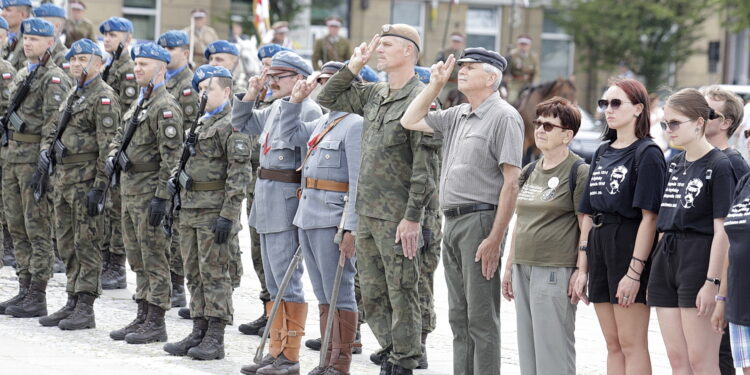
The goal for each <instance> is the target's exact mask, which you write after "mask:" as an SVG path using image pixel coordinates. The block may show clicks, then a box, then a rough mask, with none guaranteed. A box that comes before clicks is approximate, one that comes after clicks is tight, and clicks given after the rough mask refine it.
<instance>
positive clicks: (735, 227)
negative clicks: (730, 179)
mask: <svg viewBox="0 0 750 375" xmlns="http://www.w3.org/2000/svg"><path fill="white" fill-rule="evenodd" d="M724 230H725V231H726V232H727V237H728V238H729V275H728V277H729V279H728V280H727V285H728V287H729V290H728V293H727V310H726V314H727V320H728V321H730V322H732V323H734V324H740V325H744V326H748V325H750V299H749V298H747V290H748V288H750V272H747V269H748V268H749V267H750V176H746V177H744V178H743V179H742V180H740V183H739V184H738V186H737V193H736V195H735V197H734V202H733V204H732V207H731V208H730V209H729V213H728V214H727V218H726V220H725V221H724Z"/></svg>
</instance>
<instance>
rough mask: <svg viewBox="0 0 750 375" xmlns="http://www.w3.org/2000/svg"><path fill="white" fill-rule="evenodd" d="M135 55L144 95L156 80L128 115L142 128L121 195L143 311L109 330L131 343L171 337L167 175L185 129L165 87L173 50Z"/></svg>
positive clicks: (149, 48)
mask: <svg viewBox="0 0 750 375" xmlns="http://www.w3.org/2000/svg"><path fill="white" fill-rule="evenodd" d="M131 56H132V57H133V59H134V60H135V74H136V80H137V81H138V84H139V85H140V86H142V90H141V93H142V94H141V95H143V93H144V92H145V91H146V86H147V85H148V83H149V82H152V83H153V84H154V89H153V93H152V94H151V97H150V98H149V99H148V100H147V101H146V102H145V103H144V105H143V109H142V110H141V111H140V113H134V112H135V109H136V105H133V106H132V107H131V108H130V110H128V112H126V113H125V115H123V122H122V123H123V127H124V126H128V124H129V122H130V119H131V117H133V116H136V119H137V121H138V125H137V126H138V127H137V129H136V130H135V133H134V135H133V138H132V141H131V142H130V145H129V147H128V148H127V149H125V150H123V151H125V154H127V156H128V158H129V160H130V165H129V167H128V168H126V170H124V171H122V172H121V174H120V179H121V181H120V193H121V195H122V229H123V239H124V243H125V251H126V253H127V255H128V262H129V263H130V266H131V268H132V269H133V271H134V272H135V274H136V292H135V298H136V302H137V303H138V313H137V315H136V318H135V320H133V321H132V322H131V323H130V324H128V325H127V326H125V327H124V328H122V329H119V330H116V331H112V332H110V334H109V336H110V337H111V338H112V339H113V340H123V339H124V340H125V341H126V342H128V343H129V344H146V343H150V342H155V341H167V330H166V326H165V324H164V312H165V311H166V310H168V309H169V308H170V307H171V301H170V292H171V289H172V288H171V282H170V279H169V240H168V239H167V237H166V236H164V233H162V231H161V222H162V219H163V218H164V215H165V214H166V206H167V199H169V194H168V192H167V180H168V179H169V177H170V176H171V174H172V170H173V169H174V168H175V166H176V165H177V162H178V160H179V152H180V148H181V145H182V139H183V137H184V133H183V131H182V124H183V122H182V110H181V109H180V106H179V104H177V101H176V100H174V98H173V97H172V95H169V93H168V92H167V88H166V86H165V81H164V75H165V73H166V71H167V64H168V63H169V58H170V57H169V52H167V50H165V49H164V48H162V47H160V46H158V45H156V44H154V43H144V44H141V45H138V46H135V47H134V48H133V50H132V51H131ZM123 127H120V128H118V129H117V134H116V135H115V138H114V141H113V142H112V145H111V149H112V151H111V152H110V154H109V155H110V157H109V158H108V159H107V163H106V168H107V171H108V174H111V172H112V171H113V170H114V163H115V162H118V163H119V164H120V165H121V166H122V165H123V163H122V158H121V160H119V161H115V160H114V156H115V155H116V153H117V149H118V148H119V147H120V145H121V144H122V143H123V135H124V133H125V131H126V129H124V128H123Z"/></svg>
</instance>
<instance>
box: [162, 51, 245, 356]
mask: <svg viewBox="0 0 750 375" xmlns="http://www.w3.org/2000/svg"><path fill="white" fill-rule="evenodd" d="M193 85H194V89H195V90H196V91H198V87H200V90H201V92H207V95H208V97H207V101H206V112H205V115H203V116H202V117H201V119H200V121H199V123H198V124H199V125H198V128H197V129H196V138H197V141H196V145H195V150H196V154H195V155H193V156H191V157H190V159H188V163H187V165H186V166H185V170H184V173H182V174H181V175H180V176H173V177H172V178H171V179H170V180H169V185H168V186H169V188H170V189H172V190H171V192H174V191H176V186H177V184H179V185H180V198H181V199H182V210H181V212H180V225H182V229H181V233H182V237H181V241H182V243H181V244H180V249H181V250H182V252H183V254H182V259H183V260H184V262H185V272H186V274H187V277H188V288H189V289H190V296H191V298H190V311H191V315H192V318H193V331H192V332H191V333H190V334H189V335H188V336H187V337H186V338H184V339H183V340H182V341H179V342H176V343H169V344H166V345H165V346H164V350H165V351H166V352H168V353H170V354H172V355H186V354H187V355H188V356H190V357H193V358H196V359H203V360H210V359H222V358H224V328H225V327H226V325H227V323H231V322H232V315H233V307H232V290H233V285H232V278H231V275H230V273H229V269H230V267H229V265H230V263H231V262H234V261H235V259H234V256H235V254H233V253H232V252H233V249H232V247H231V245H230V244H229V239H230V238H231V237H232V236H236V233H237V232H238V231H239V229H240V225H239V221H240V211H241V209H242V199H243V198H244V189H245V186H246V185H247V183H248V181H249V180H250V175H251V171H250V165H249V161H250V151H251V148H252V144H251V143H250V138H249V137H248V136H247V135H245V134H243V133H241V132H239V131H237V130H235V129H233V128H232V122H231V118H232V107H231V105H230V104H229V103H230V102H229V100H230V98H231V96H232V74H231V73H230V72H229V70H227V69H225V68H223V67H214V66H210V65H203V66H201V67H200V68H198V69H197V70H196V72H195V78H194V79H193ZM188 181H191V182H188ZM171 192H170V193H171Z"/></svg>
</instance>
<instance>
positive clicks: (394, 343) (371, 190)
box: [318, 67, 437, 369]
mask: <svg viewBox="0 0 750 375" xmlns="http://www.w3.org/2000/svg"><path fill="white" fill-rule="evenodd" d="M354 77H355V76H354V74H353V73H352V72H351V70H349V68H348V67H346V68H344V69H342V70H340V71H339V72H338V73H336V74H335V75H334V76H333V77H331V78H330V80H329V81H328V83H327V84H326V86H325V87H324V88H323V91H322V92H321V93H320V95H319V96H318V102H319V103H320V104H321V105H322V106H324V107H326V108H329V109H331V110H334V111H344V112H351V113H356V114H360V115H362V116H363V117H364V118H365V122H364V127H363V134H362V165H361V169H360V175H359V182H358V184H359V185H358V190H357V196H358V199H357V206H356V210H357V214H358V215H359V227H358V229H357V266H358V267H359V274H360V283H361V287H362V294H363V300H364V308H365V311H366V312H367V323H368V325H369V326H370V328H371V329H372V330H373V332H374V333H375V336H376V337H377V339H378V342H379V343H380V345H381V347H383V348H385V349H386V350H387V351H390V362H391V363H393V364H396V365H398V366H400V367H402V368H406V369H413V368H415V367H417V360H418V359H419V358H420V357H421V356H422V351H421V348H420V347H421V345H420V333H421V326H422V324H421V316H420V308H419V293H418V288H417V285H418V279H419V265H420V258H421V256H420V254H417V256H416V257H415V258H414V259H408V258H406V257H404V256H403V250H402V247H401V244H394V242H395V237H396V227H397V226H398V224H399V222H400V221H401V220H402V219H406V220H409V221H414V222H418V223H421V222H422V220H423V213H424V209H425V206H427V204H428V202H429V200H430V199H431V197H432V195H433V194H434V192H435V180H434V178H433V177H432V176H431V173H432V171H433V170H435V167H434V166H432V165H431V164H432V163H435V161H436V160H437V159H436V158H435V154H436V151H435V149H434V148H433V147H430V146H428V145H427V144H428V143H429V142H430V141H429V140H430V138H431V136H429V135H426V134H424V133H421V132H411V131H407V130H404V128H403V127H402V126H401V124H400V123H399V119H400V118H401V116H402V115H403V113H404V111H405V110H406V107H407V106H408V105H409V103H410V102H411V100H412V99H413V98H414V97H415V96H416V95H417V94H418V93H419V92H420V91H421V90H422V89H423V88H424V84H422V83H421V82H420V81H419V79H418V77H417V76H416V75H415V76H414V77H412V79H411V80H409V81H408V82H407V83H406V85H405V86H404V87H403V88H401V89H400V90H398V91H396V92H394V93H392V94H389V88H388V83H386V82H382V83H352V80H353V79H354ZM420 237H421V236H420ZM420 245H421V244H420Z"/></svg>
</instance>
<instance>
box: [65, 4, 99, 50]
mask: <svg viewBox="0 0 750 375" xmlns="http://www.w3.org/2000/svg"><path fill="white" fill-rule="evenodd" d="M84 13H86V4H84V3H83V2H82V1H78V0H73V1H71V2H70V18H68V19H67V20H66V21H65V47H68V48H70V46H71V45H73V43H74V42H75V41H76V40H79V39H91V40H96V34H94V24H93V23H91V21H90V20H89V19H88V18H85V17H84Z"/></svg>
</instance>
